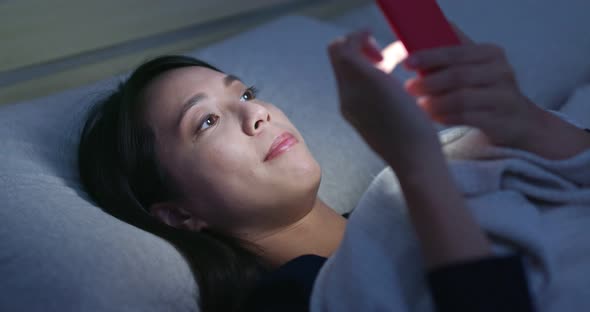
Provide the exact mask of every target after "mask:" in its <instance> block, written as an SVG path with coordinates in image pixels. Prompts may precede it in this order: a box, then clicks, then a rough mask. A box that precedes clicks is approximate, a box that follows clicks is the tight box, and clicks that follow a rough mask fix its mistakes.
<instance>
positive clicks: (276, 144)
mask: <svg viewBox="0 0 590 312" xmlns="http://www.w3.org/2000/svg"><path fill="white" fill-rule="evenodd" d="M298 142H299V141H298V140H297V138H295V137H294V136H293V135H292V134H291V133H289V132H284V133H283V134H281V135H279V136H278V137H276V139H275V140H274V141H273V142H272V145H271V146H270V148H269V149H268V153H266V157H264V161H268V160H271V159H273V158H275V157H277V156H279V155H281V154H283V153H284V152H286V151H287V150H289V148H291V146H293V145H295V144H297V143H298Z"/></svg>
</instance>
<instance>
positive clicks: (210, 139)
mask: <svg viewBox="0 0 590 312" xmlns="http://www.w3.org/2000/svg"><path fill="white" fill-rule="evenodd" d="M143 100H144V101H145V102H146V104H147V105H148V106H147V107H148V109H147V113H146V116H145V117H146V120H147V122H148V124H149V125H150V126H151V128H152V129H153V131H154V133H155V137H156V155H157V159H158V160H159V161H160V163H161V166H162V168H163V170H165V171H166V172H167V173H168V175H169V176H170V177H171V178H172V180H173V181H174V182H175V184H176V186H177V187H178V188H180V190H179V191H180V194H183V196H182V197H183V198H182V200H179V201H176V202H174V203H169V205H167V207H169V208H170V207H172V209H175V210H176V212H179V211H180V214H181V215H185V217H186V221H185V222H184V225H185V226H186V227H189V228H191V229H200V228H203V227H209V228H211V229H215V230H218V231H222V232H224V233H227V234H233V235H236V234H238V235H244V234H245V235H250V234H251V235H256V234H261V233H265V232H267V231H272V230H273V229H275V228H278V227H281V226H285V225H288V224H292V223H294V222H296V221H297V220H299V219H300V218H301V217H303V216H304V215H305V214H307V212H309V209H311V207H312V205H313V203H314V202H315V200H316V195H317V190H318V187H319V182H320V176H321V173H320V168H319V165H318V163H317V162H316V161H315V159H314V158H313V157H312V155H311V154H310V152H309V150H308V149H307V147H306V145H305V143H304V141H303V138H302V137H301V134H300V133H299V132H298V131H297V129H296V128H295V126H293V124H291V122H290V121H289V119H288V118H287V117H286V116H285V115H284V114H283V113H282V112H281V111H280V110H279V109H278V108H277V107H275V106H274V105H272V104H270V103H266V102H263V101H261V100H259V99H257V98H255V95H254V94H253V92H252V91H251V90H250V89H248V87H247V86H246V85H244V84H243V83H242V82H241V81H240V80H238V79H237V78H235V77H234V76H231V75H229V76H227V75H226V74H224V73H220V72H217V71H214V70H211V69H208V68H205V67H196V66H194V67H184V68H179V69H174V70H171V71H168V72H165V73H164V74H162V75H160V76H159V77H157V78H156V79H155V80H154V81H152V82H151V83H150V84H149V85H148V87H147V88H146V90H145V91H144V93H143Z"/></svg>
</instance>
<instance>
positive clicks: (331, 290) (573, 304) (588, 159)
mask: <svg viewBox="0 0 590 312" xmlns="http://www.w3.org/2000/svg"><path fill="white" fill-rule="evenodd" d="M441 141H442V143H443V148H444V151H445V154H446V155H447V157H448V159H449V166H450V169H451V171H452V174H453V177H454V179H455V180H456V182H457V184H458V185H459V187H460V189H461V190H462V191H463V193H464V196H465V198H466V199H467V204H468V207H469V208H470V209H471V211H472V212H473V214H474V215H475V216H476V218H477V220H478V221H479V222H480V224H481V225H482V227H483V228H484V229H485V230H486V232H487V233H488V234H489V237H490V238H491V239H492V240H493V242H494V248H495V252H496V253H498V254H502V253H511V252H520V253H522V254H523V255H524V258H525V265H526V270H527V276H528V279H529V285H530V291H531V293H532V295H533V298H534V300H535V303H536V305H537V308H538V310H539V311H590V150H587V151H585V152H582V153H580V154H578V155H575V156H574V157H572V158H570V159H565V160H559V161H553V160H547V159H544V158H541V157H539V156H537V155H534V154H531V153H528V152H525V151H521V150H515V149H506V148H498V147H492V146H491V145H489V144H488V143H487V142H486V139H485V136H483V135H482V134H481V133H480V132H479V131H478V130H476V129H472V128H455V129H451V130H449V131H446V132H445V133H444V134H442V135H441ZM418 247H419V246H418V243H417V240H416V237H415V233H414V232H413V229H412V227H411V225H410V223H409V220H408V218H407V212H406V210H405V204H404V199H403V196H402V193H401V191H400V187H399V184H398V181H397V179H396V177H395V174H394V173H393V172H392V171H391V169H389V168H386V169H385V170H383V171H382V172H381V173H380V174H379V175H378V176H377V177H376V178H375V180H374V181H373V183H372V184H371V186H370V187H369V188H368V190H367V192H366V193H365V194H364V196H363V197H362V198H361V200H360V202H359V205H358V206H357V208H356V209H355V211H354V212H353V213H352V215H351V217H350V219H349V224H348V227H347V230H346V234H345V238H344V240H343V243H342V245H341V247H340V248H339V249H338V251H337V252H336V253H335V254H334V255H333V256H332V257H331V258H330V259H328V261H327V262H326V264H325V265H324V267H323V268H322V269H321V271H320V274H319V275H318V278H317V281H316V283H315V285H314V290H313V293H312V298H311V310H312V311H339V312H343V311H355V312H356V311H433V306H432V302H431V298H430V294H429V290H428V287H427V284H426V282H425V271H424V269H423V260H422V256H421V254H420V250H419V248H418Z"/></svg>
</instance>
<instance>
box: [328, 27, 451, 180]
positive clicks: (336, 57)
mask: <svg viewBox="0 0 590 312" xmlns="http://www.w3.org/2000/svg"><path fill="white" fill-rule="evenodd" d="M371 41H372V39H371V36H370V34H369V33H368V32H366V31H364V32H356V33H353V34H350V35H348V36H345V37H343V38H340V39H337V40H336V41H334V42H332V43H331V44H330V45H329V47H328V53H329V57H330V61H331V63H332V67H333V70H334V74H335V76H336V81H337V84H338V92H339V97H340V108H341V112H342V115H343V116H344V118H345V119H346V120H347V121H348V122H349V123H350V124H351V125H352V126H353V127H355V128H356V130H357V131H358V132H359V133H360V135H361V136H362V137H363V138H364V140H365V141H366V142H367V143H368V144H369V146H371V148H373V150H374V151H376V152H377V153H378V154H379V155H380V156H381V157H383V159H384V160H385V161H387V162H388V163H389V164H390V165H391V166H392V167H394V169H395V167H396V166H403V162H404V160H405V159H407V158H410V157H412V158H415V157H416V153H420V152H427V151H430V150H432V149H434V148H436V149H440V146H439V145H438V144H439V142H438V138H437V137H436V132H435V130H434V127H433V125H432V123H431V121H430V120H429V118H428V116H427V115H426V114H425V113H424V112H423V111H422V110H421V109H420V108H419V107H418V106H417V105H416V102H415V100H414V99H413V98H412V97H411V96H410V95H409V94H408V93H407V92H406V91H405V90H404V88H403V86H402V84H401V83H400V82H399V81H397V80H396V79H394V78H393V77H392V76H390V75H389V74H387V73H386V72H384V71H383V70H382V69H380V68H383V66H382V65H383V64H379V62H380V61H382V56H381V54H380V51H379V50H378V48H376V46H375V45H374V44H372V43H371ZM388 61H389V63H391V60H388ZM399 61H401V60H399ZM388 66H389V67H390V68H391V67H392V66H391V64H389V65H388Z"/></svg>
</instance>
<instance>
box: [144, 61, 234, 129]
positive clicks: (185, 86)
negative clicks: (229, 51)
mask: <svg viewBox="0 0 590 312" xmlns="http://www.w3.org/2000/svg"><path fill="white" fill-rule="evenodd" d="M223 77H225V74H224V73H220V72H218V71H215V70H212V69H209V68H206V67H198V66H190V67H183V68H177V69H173V70H169V71H167V72H165V73H163V74H161V75H159V76H158V77H156V78H155V79H154V80H153V81H151V82H150V83H149V84H148V85H147V86H146V88H145V90H144V91H143V94H142V101H143V102H144V103H145V105H146V106H147V107H146V108H147V109H146V118H147V121H148V122H149V123H150V124H151V125H152V127H154V128H158V127H159V126H161V125H164V124H169V123H170V122H171V121H172V119H173V116H174V115H177V114H178V112H179V111H180V109H181V107H182V105H183V104H184V101H186V100H187V99H189V98H190V97H191V96H193V95H195V94H197V93H200V92H204V93H208V94H209V93H211V90H213V89H214V88H218V87H219V84H220V81H221V79H222V78H223Z"/></svg>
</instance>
